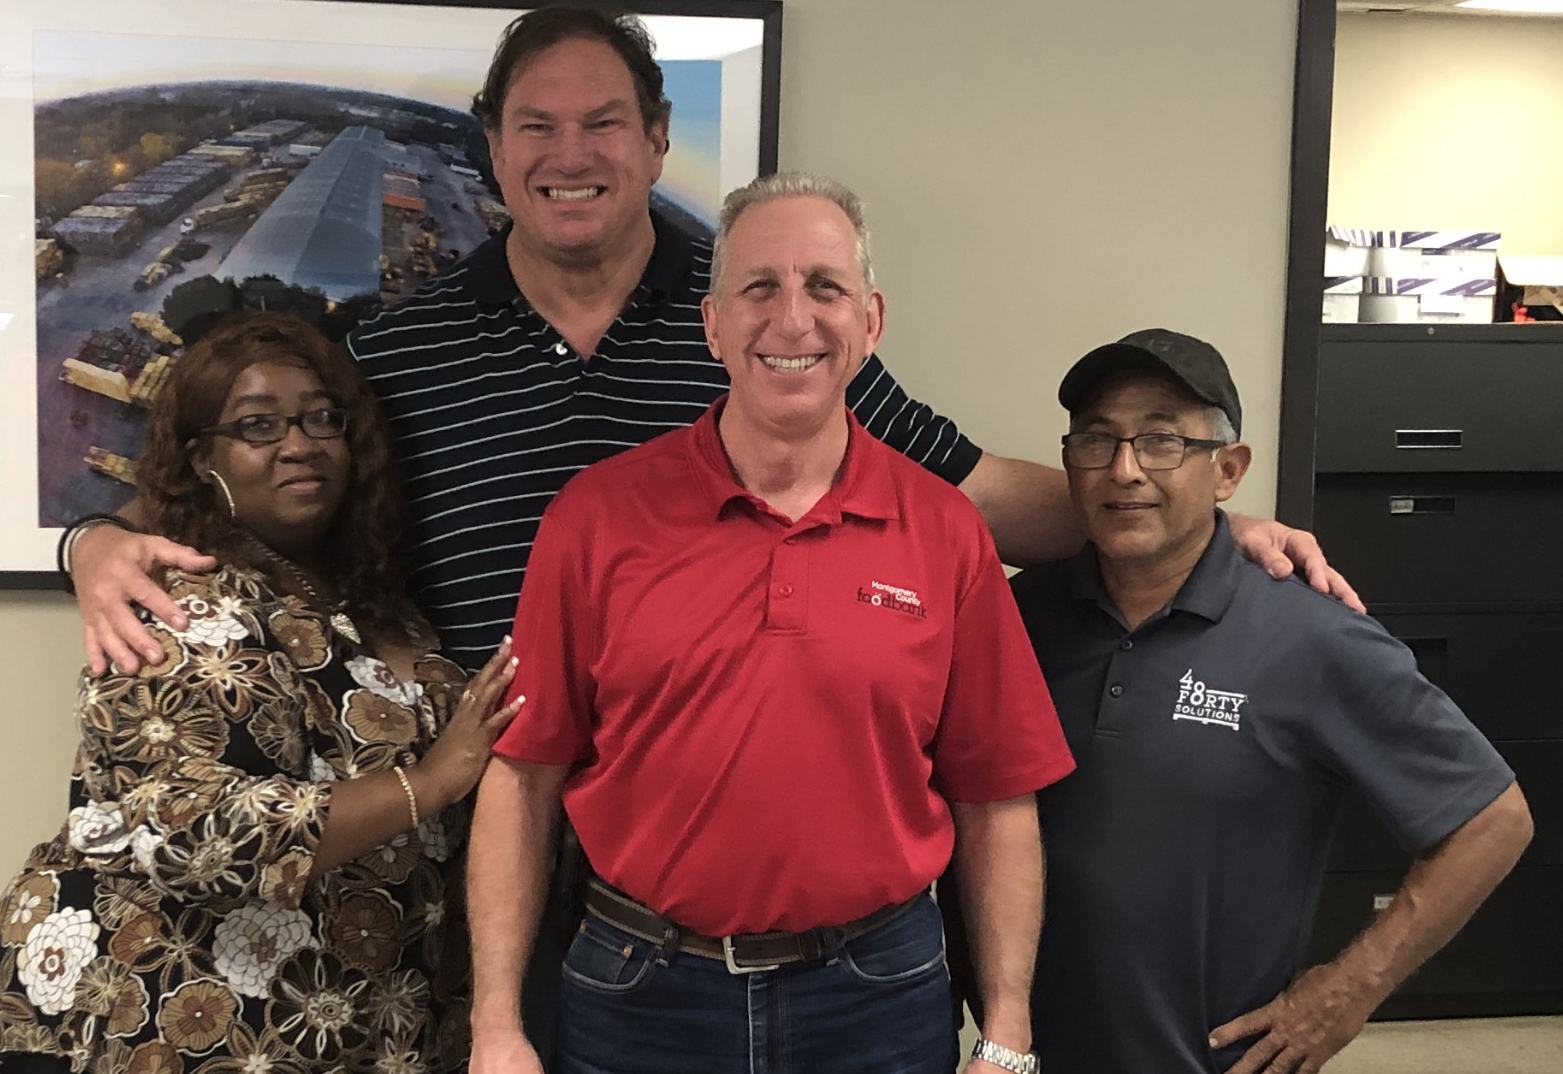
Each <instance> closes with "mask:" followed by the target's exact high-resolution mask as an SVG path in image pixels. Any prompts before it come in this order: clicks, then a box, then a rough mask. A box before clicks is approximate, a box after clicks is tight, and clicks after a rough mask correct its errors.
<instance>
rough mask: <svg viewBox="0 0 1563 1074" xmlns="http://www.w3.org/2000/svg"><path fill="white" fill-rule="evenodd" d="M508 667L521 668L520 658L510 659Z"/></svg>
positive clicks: (513, 657)
mask: <svg viewBox="0 0 1563 1074" xmlns="http://www.w3.org/2000/svg"><path fill="white" fill-rule="evenodd" d="M510 666H511V667H512V668H517V667H520V666H521V658H520V657H519V656H512V657H511V658H510Z"/></svg>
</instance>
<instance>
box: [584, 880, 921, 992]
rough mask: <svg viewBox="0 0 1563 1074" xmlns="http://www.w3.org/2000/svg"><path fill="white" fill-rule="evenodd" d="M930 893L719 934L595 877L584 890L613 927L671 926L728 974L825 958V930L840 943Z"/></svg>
mask: <svg viewBox="0 0 1563 1074" xmlns="http://www.w3.org/2000/svg"><path fill="white" fill-rule="evenodd" d="M926 894H927V892H921V891H920V892H918V893H917V894H916V895H914V896H912V898H910V899H908V900H906V901H905V902H901V903H896V904H895V905H893V906H886V907H883V908H881V909H879V910H875V911H874V912H873V913H871V914H869V915H868V916H867V917H860V918H858V919H857V920H856V921H848V922H847V923H846V924H845V925H837V926H834V927H833V928H819V929H809V930H808V931H806V932H750V933H742V934H740V935H737V936H720V937H718V936H706V935H704V934H702V933H699V932H695V931H694V930H692V929H686V928H683V927H682V926H680V925H678V924H676V923H675V922H673V921H671V920H669V919H668V918H666V917H663V916H662V915H661V914H659V913H657V912H656V911H655V910H653V909H651V908H650V907H647V906H642V905H641V904H640V903H638V902H636V901H635V900H634V899H632V898H630V897H629V896H628V895H625V894H623V893H622V892H619V891H615V890H614V889H612V888H610V887H609V886H608V885H606V884H604V883H603V882H602V881H600V880H598V879H596V878H595V877H594V878H592V881H591V884H590V887H588V889H587V891H586V909H587V911H589V912H590V913H593V914H596V915H597V916H598V917H600V918H602V920H604V921H606V922H607V923H608V924H610V925H612V926H614V927H615V928H620V929H623V930H624V931H625V932H627V933H629V934H630V935H631V936H638V937H640V938H641V939H642V940H645V941H647V942H648V943H655V944H660V943H662V942H664V941H665V940H666V939H667V937H668V930H669V929H672V930H673V931H674V932H675V933H676V934H677V936H678V949H679V950H680V951H684V952H686V953H688V954H691V955H699V956H701V957H702V958H710V959H715V960H716V961H718V962H725V963H726V964H727V970H728V972H729V973H758V972H760V971H761V970H774V969H776V968H777V967H779V966H786V965H790V964H792V963H796V962H815V961H818V960H820V959H823V958H824V957H825V956H826V955H827V954H828V953H829V952H830V945H829V944H828V943H827V942H826V936H827V934H829V933H835V934H836V935H837V936H838V937H839V939H838V941H837V942H841V943H844V942H846V941H847V940H851V939H854V938H855V937H858V936H862V935H863V934H864V933H866V932H871V931H873V930H874V929H877V928H879V927H880V926H881V925H888V924H889V923H890V922H892V921H894V920H895V919H896V918H898V917H900V916H901V915H902V914H904V913H906V912H907V911H908V910H910V909H911V908H912V907H913V906H915V905H916V904H917V900H918V899H921V898H923V896H924V895H926Z"/></svg>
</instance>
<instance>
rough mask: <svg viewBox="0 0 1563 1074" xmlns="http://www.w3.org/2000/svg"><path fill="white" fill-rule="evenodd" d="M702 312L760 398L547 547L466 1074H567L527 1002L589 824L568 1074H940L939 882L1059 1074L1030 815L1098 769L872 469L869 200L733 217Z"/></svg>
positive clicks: (954, 530) (985, 967) (957, 525)
mask: <svg viewBox="0 0 1563 1074" xmlns="http://www.w3.org/2000/svg"><path fill="white" fill-rule="evenodd" d="M712 280H713V284H712V293H711V297H708V298H707V299H706V300H705V303H704V306H703V309H704V315H705V323H706V336H707V340H708V342H709V343H710V346H711V350H712V353H713V354H714V355H715V356H716V357H717V358H718V359H719V360H720V361H721V362H722V363H723V364H724V365H725V366H726V367H727V369H728V372H729V374H730V377H731V381H732V390H731V392H730V394H729V395H728V396H727V397H725V398H724V399H722V400H720V401H718V402H717V403H716V404H715V405H714V406H713V407H712V408H711V410H710V411H709V412H708V413H707V414H706V415H705V416H704V417H702V418H701V419H700V420H699V421H698V422H696V423H695V425H693V426H692V427H690V428H688V429H683V430H679V431H677V432H673V433H669V434H667V435H665V436H662V437H659V438H657V439H656V440H653V441H651V442H650V443H648V444H646V445H644V446H642V447H640V448H636V449H633V450H631V451H628V452H626V453H624V454H623V455H619V456H617V457H615V458H612V459H609V460H607V461H606V462H602V463H599V464H597V465H596V466H593V467H591V468H590V469H589V470H587V471H585V472H583V473H582V474H581V475H580V476H579V477H577V478H576V479H575V480H573V481H572V482H570V484H569V485H568V486H566V488H565V489H564V491H563V492H561V493H560V494H559V496H558V497H557V498H556V499H555V500H554V501H553V503H552V504H551V505H550V506H549V508H548V510H547V512H546V513H545V515H544V517H543V520H542V523H541V526H540V528H539V530H538V535H537V541H536V544H535V545H534V546H533V549H532V554H531V561H530V566H529V569H528V575H527V581H526V584H525V586H524V587H523V590H522V595H521V600H520V604H519V606H518V608H517V612H516V622H515V630H514V638H515V644H514V648H515V651H516V652H517V653H518V654H519V655H520V659H521V666H520V667H519V669H518V670H517V673H516V676H515V686H514V689H515V692H517V693H524V694H525V695H526V696H527V698H528V699H529V701H528V704H527V706H526V708H525V709H524V710H523V714H522V716H521V717H520V718H519V719H517V720H516V722H515V723H513V724H512V725H511V727H510V728H509V730H508V731H507V732H506V733H505V735H504V736H503V737H502V738H501V739H500V741H499V743H498V745H497V747H496V753H497V758H496V763H494V764H492V765H490V767H489V770H488V774H487V775H486V776H485V777H484V780H483V783H482V789H481V791H480V794H479V800H478V809H477V816H476V819H475V821H474V825H473V832H472V850H471V854H472V866H471V875H470V893H469V897H470V902H471V911H472V912H471V920H472V935H473V946H474V961H475V969H476V975H477V980H476V986H477V996H476V1002H475V1006H474V1014H473V1054H472V1070H473V1071H474V1074H518V1072H523V1071H524V1072H531V1071H536V1070H539V1069H540V1067H539V1064H538V1060H537V1056H536V1054H535V1053H534V1051H533V1050H532V1048H531V1046H530V1044H529V1043H528V1042H527V1040H526V1038H525V1036H524V1034H523V1032H522V1030H521V1026H520V1018H519V1011H520V1002H519V999H520V997H519V991H520V981H521V979H522V971H523V969H524V966H525V962H526V958H527V954H528V949H529V946H530V938H531V936H532V934H533V932H534V931H535V929H536V925H537V920H538V914H539V912H540V910H541V907H542V905H543V897H544V892H545V889H546V878H547V870H548V866H549V863H551V862H552V860H553V859H552V855H551V851H550V849H549V848H548V846H547V837H548V833H549V832H551V831H552V830H553V826H554V820H555V817H556V815H557V810H558V808H559V805H560V802H561V799H562V802H563V806H564V809H565V811H566V812H567V813H568V815H569V817H570V820H571V821H572V822H573V824H574V826H575V829H576V831H577V833H578V834H579V836H580V840H581V844H582V846H583V847H584V848H585V851H586V854H587V857H588V859H589V860H590V861H591V864H592V867H593V869H594V872H595V874H596V879H594V881H593V883H592V886H591V890H590V893H589V895H588V902H587V906H588V910H589V913H588V915H587V917H586V920H585V922H584V923H583V924H582V926H581V929H580V932H579V933H578V934H577V936H576V938H575V941H574V943H573V945H572V946H571V949H570V952H569V955H568V957H567V959H566V961H565V969H564V988H563V993H562V997H561V1013H560V1027H559V1040H558V1044H557V1055H556V1061H555V1065H554V1070H555V1074H572V1072H587V1071H590V1072H593V1074H605V1072H611V1074H642V1072H644V1074H653V1072H655V1074H663V1072H666V1074H690V1072H693V1071H699V1072H702V1074H707V1072H709V1074H723V1072H726V1071H732V1072H734V1074H737V1072H740V1071H742V1072H745V1074H748V1072H752V1071H769V1070H772V1069H775V1070H789V1071H791V1070H796V1071H808V1072H810V1074H834V1072H842V1074H845V1072H865V1074H866V1072H873V1074H880V1072H887V1071H905V1072H919V1074H920V1072H925V1071H926V1072H928V1074H935V1072H937V1074H946V1072H948V1071H950V1070H952V1069H953V1068H954V1066H955V1064H956V1055H955V1051H956V1047H955V1033H954V1028H953V1026H952V1024H951V1019H950V1013H949V1011H950V1008H949V978H948V973H947V971H946V968H945V964H944V951H943V935H942V931H941V927H940V921H939V914H938V911H937V909H936V908H935V907H934V905H933V903H932V901H931V900H930V899H929V897H928V888H929V885H930V883H931V882H932V881H933V880H934V879H935V878H936V877H937V876H938V875H939V874H940V873H941V872H942V871H943V870H944V868H945V867H946V865H947V864H949V863H950V861H951V855H952V852H953V855H954V865H955V868H956V870H957V872H958V874H959V875H960V877H961V879H962V884H963V892H965V893H967V894H968V899H969V901H970V902H971V903H973V904H974V908H973V909H972V910H971V911H970V912H969V913H968V918H969V921H970V925H969V929H970V933H971V935H970V940H971V943H972V945H973V948H974V951H975V958H976V961H977V966H978V970H977V974H978V978H979V981H980V984H979V988H980V990H981V992H982V995H983V997H984V1000H985V1003H984V1009H985V1021H984V1024H983V1026H982V1027H981V1028H982V1031H983V1034H984V1040H983V1042H982V1043H981V1044H979V1046H978V1047H979V1050H978V1055H979V1058H978V1059H977V1061H976V1062H975V1063H974V1064H973V1066H972V1067H971V1068H970V1069H972V1070H974V1071H977V1070H984V1071H988V1072H989V1074H992V1072H995V1071H1001V1070H1011V1071H1017V1072H1022V1074H1024V1072H1028V1071H1031V1070H1034V1059H1033V1058H1032V1057H1031V1056H1030V1054H1029V1052H1030V1047H1031V1037H1030V1023H1029V1017H1030V1013H1029V986H1030V979H1031V970H1032V961H1033V955H1034V952H1035V950H1036V941H1037V932H1038V926H1039V922H1040V918H1041V889H1042V849H1041V842H1040V838H1039V833H1038V830H1037V820H1036V810H1035V805H1034V799H1033V797H1032V794H1033V792H1034V791H1036V790H1037V789H1038V788H1040V787H1043V786H1045V785H1047V784H1049V783H1052V782H1053V781H1055V780H1057V779H1059V778H1060V777H1062V776H1063V775H1065V774H1067V773H1068V772H1069V771H1070V770H1071V769H1072V768H1073V766H1074V764H1073V761H1072V760H1071V759H1070V756H1069V753H1068V750H1067V748H1066V747H1065V745H1064V742H1063V739H1062V736H1061V734H1060V731H1059V727H1058V721H1057V717H1056V715H1055V713H1054V712H1053V708H1052V704H1051V702H1050V701H1049V699H1048V694H1047V689H1046V686H1045V685H1044V683H1043V681H1042V677H1041V673H1040V672H1039V671H1038V669H1037V665H1036V661H1035V659H1034V657H1033V655H1032V653H1031V649H1030V646H1029V643H1028V642H1027V639H1026V635H1025V632H1024V630H1023V629H1022V627H1021V624H1020V620H1019V617H1018V614H1017V612H1016V610H1015V607H1014V604H1013V602H1012V600H1011V598H1010V596H1009V591H1008V586H1007V583H1006V581H1005V577H1004V573H1003V570H1002V568H1001V567H1000V565H999V560H998V557H997V555H996V554H995V552H994V548H993V542H992V539H991V538H990V537H989V535H988V530H987V528H986V526H985V525H984V524H983V522H982V519H981V517H980V516H979V515H978V514H977V511H976V510H975V508H973V507H972V505H971V503H970V501H968V500H967V499H966V498H965V497H964V496H963V495H962V494H961V493H960V492H959V491H958V490H956V489H954V488H952V487H950V486H949V485H947V484H946V483H944V482H942V481H940V480H939V479H937V478H935V477H933V476H932V475H931V474H929V473H927V472H926V471H924V470H922V469H921V468H920V467H918V466H917V465H915V464H913V463H911V462H909V461H907V460H906V459H905V458H904V457H902V456H901V455H899V454H897V453H896V452H894V451H892V450H890V449H888V448H886V447H884V446H883V445H882V444H880V443H879V442H878V441H877V440H875V439H874V438H873V437H871V436H869V435H867V434H866V433H865V432H864V431H863V429H862V427H861V426H860V425H858V423H857V421H856V419H855V418H854V417H853V416H852V414H851V412H850V411H849V410H848V409H847V407H846V404H845V392H846V386H847V384H848V382H849V381H850V380H851V379H852V376H853V374H854V373H855V372H856V371H857V369H858V367H859V366H860V364H861V363H862V361H863V359H864V358H865V356H866V355H868V354H869V353H870V352H871V351H872V349H873V346H874V344H875V343H876V342H877V341H878V338H879V335H880V331H881V329H882V326H883V317H884V299H883V296H882V295H881V294H880V293H879V292H878V291H877V290H875V288H874V286H873V275H872V269H871V266H870V263H869V255H868V243H867V233H866V230H865V229H864V226H863V221H862V210H861V206H860V205H859V203H858V201H857V199H856V198H855V197H854V196H853V195H852V194H851V192H850V191H847V190H846V189H845V188H843V187H841V186H840V185H839V184H836V183H834V182H831V181H829V180H824V179H818V178H815V177H810V176H799V175H790V176H775V177H770V178H766V179H759V180H756V181H755V182H754V183H752V184H750V185H749V186H748V187H745V188H743V189H742V190H739V191H736V192H734V194H732V195H731V196H730V197H729V198H728V200H727V204H726V206H725V207H724V209H723V213H722V220H721V226H720V230H719V232H718V237H717V242H716V254H715V261H714V264H713V267H712Z"/></svg>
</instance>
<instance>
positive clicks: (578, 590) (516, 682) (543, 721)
mask: <svg viewBox="0 0 1563 1074" xmlns="http://www.w3.org/2000/svg"><path fill="white" fill-rule="evenodd" d="M557 502H558V501H557V500H556V501H555V503H557ZM579 529H580V530H582V532H573V531H572V528H571V527H569V526H565V525H561V523H560V522H559V520H558V518H557V517H556V516H555V513H554V509H553V508H552V507H550V508H549V510H548V511H545V512H544V513H543V519H542V521H541V523H539V525H538V528H537V540H536V541H535V542H534V543H533V545H532V554H531V558H530V560H529V561H528V563H527V569H526V581H525V582H523V583H522V585H521V597H520V599H519V600H518V601H517V602H516V619H515V624H514V626H513V627H512V628H511V633H510V636H511V638H512V642H511V652H513V653H515V655H516V658H517V659H518V660H519V661H520V663H519V665H518V666H517V667H516V674H515V678H514V679H513V680H511V684H510V690H509V692H508V694H507V696H506V702H507V703H508V702H509V701H512V700H514V699H515V698H516V696H517V695H521V696H524V697H525V698H526V704H524V705H522V706H521V711H520V712H518V713H517V714H516V718H515V719H514V720H512V721H511V722H510V726H509V727H507V728H505V730H504V733H502V734H501V735H500V736H499V740H498V741H497V742H495V743H494V752H495V753H497V754H499V755H501V756H503V757H509V758H511V759H512V760H516V761H531V762H533V763H536V764H574V763H575V762H577V761H583V760H586V759H588V758H589V756H590V755H591V749H592V745H591V743H592V696H593V692H592V688H591V678H590V668H591V660H592V655H591V654H592V650H593V647H594V644H595V642H594V635H595V627H594V625H593V620H592V618H591V614H592V608H591V604H590V602H589V601H588V600H587V599H586V586H585V571H584V555H585V550H584V547H583V544H584V538H585V533H584V530H585V529H586V527H580V528H579Z"/></svg>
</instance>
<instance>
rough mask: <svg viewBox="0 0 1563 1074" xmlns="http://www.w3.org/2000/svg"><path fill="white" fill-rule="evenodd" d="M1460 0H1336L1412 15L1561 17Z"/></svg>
mask: <svg viewBox="0 0 1563 1074" xmlns="http://www.w3.org/2000/svg"><path fill="white" fill-rule="evenodd" d="M1458 3H1460V0H1336V3H1335V6H1336V7H1337V8H1338V9H1339V10H1341V11H1374V12H1384V13H1396V14H1401V13H1403V14H1411V15H1487V16H1493V15H1501V16H1503V17H1505V18H1511V19H1512V18H1533V19H1534V18H1548V19H1555V18H1559V17H1560V16H1558V15H1521V14H1520V13H1519V12H1514V11H1487V10H1480V9H1479V10H1472V9H1470V8H1462V7H1456V6H1455V5H1456V4H1458Z"/></svg>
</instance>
